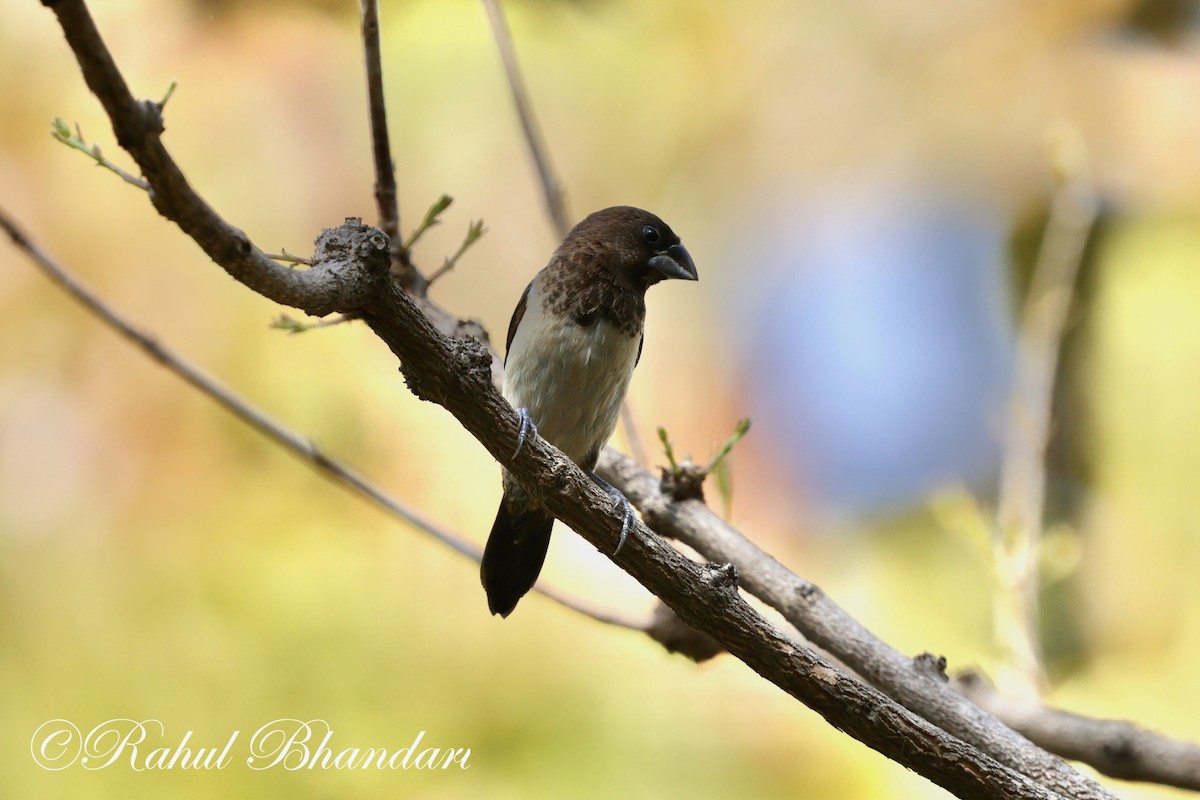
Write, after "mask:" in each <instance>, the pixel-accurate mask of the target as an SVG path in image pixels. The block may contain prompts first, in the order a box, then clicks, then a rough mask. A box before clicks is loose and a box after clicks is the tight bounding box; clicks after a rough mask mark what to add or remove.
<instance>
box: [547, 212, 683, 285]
mask: <svg viewBox="0 0 1200 800" xmlns="http://www.w3.org/2000/svg"><path fill="white" fill-rule="evenodd" d="M563 244H564V247H565V246H567V245H572V244H573V245H574V246H575V247H577V248H579V249H580V250H583V251H585V252H588V253H589V254H590V255H592V256H594V257H596V258H597V260H599V261H601V262H602V263H604V264H605V265H606V267H607V268H608V269H609V270H611V271H612V273H613V275H614V277H615V278H616V280H617V283H619V284H621V285H623V286H625V287H627V288H629V289H633V290H634V291H639V292H644V291H646V289H647V288H648V287H650V286H653V285H654V284H656V283H658V282H659V281H661V280H666V279H668V278H677V279H680V280H685V281H694V280H699V276H698V275H697V273H696V265H695V263H694V262H693V261H692V257H691V255H690V254H689V253H688V251H687V248H685V247H684V246H683V243H682V242H680V241H679V237H678V236H676V235H675V232H674V231H672V230H671V227H670V226H669V225H667V223H665V222H663V221H662V220H661V219H659V218H658V217H657V216H655V215H654V214H651V213H650V212H649V211H643V210H642V209H640V208H633V207H632V206H614V207H612V208H606V209H603V210H601V211H597V212H595V213H593V214H590V215H588V216H587V217H586V218H585V219H584V220H583V221H582V222H580V223H579V224H578V225H576V226H575V228H574V229H573V230H572V231H571V233H570V234H568V236H567V239H566V241H565V242H564V243H563Z"/></svg>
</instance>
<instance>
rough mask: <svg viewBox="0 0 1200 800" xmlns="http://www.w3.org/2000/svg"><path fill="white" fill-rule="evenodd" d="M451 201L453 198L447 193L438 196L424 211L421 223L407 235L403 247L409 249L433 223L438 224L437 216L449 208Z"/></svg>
mask: <svg viewBox="0 0 1200 800" xmlns="http://www.w3.org/2000/svg"><path fill="white" fill-rule="evenodd" d="M453 202H454V198H453V197H451V196H450V195H448V194H444V195H442V196H441V197H439V198H438V199H437V202H435V203H434V204H433V205H431V206H430V207H429V210H428V211H426V212H425V218H424V219H423V220H421V224H420V225H418V226H417V229H416V230H415V231H413V232H412V235H411V236H409V237H408V241H406V242H405V243H404V249H405V250H409V249H411V248H412V246H413V245H414V244H416V243H417V240H418V239H420V238H421V237H422V236H424V235H425V231H427V230H429V229H430V228H432V227H433V226H434V225H437V224H439V223H440V222H441V220H439V219H438V217H439V216H441V214H442V212H443V211H445V210H446V209H447V208H449V207H450V204H451V203H453Z"/></svg>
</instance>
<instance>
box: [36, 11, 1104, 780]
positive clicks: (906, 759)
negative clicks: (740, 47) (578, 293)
mask: <svg viewBox="0 0 1200 800" xmlns="http://www.w3.org/2000/svg"><path fill="white" fill-rule="evenodd" d="M44 2H45V3H46V4H47V5H49V6H50V7H51V8H52V9H53V10H54V11H55V13H56V14H57V15H58V18H59V21H60V24H61V25H62V27H63V30H64V33H65V34H66V37H67V40H68V42H69V43H70V44H71V47H72V49H73V50H74V51H75V52H76V56H77V58H78V60H79V63H80V66H81V69H82V70H83V72H84V75H85V79H86V80H87V82H88V85H89V87H91V88H92V90H93V92H95V93H96V94H97V96H98V97H99V98H100V100H101V102H102V103H103V104H104V106H105V109H106V111H107V112H108V113H109V115H110V117H111V118H112V120H113V125H114V130H115V131H116V132H117V140H118V142H119V143H120V144H121V145H122V146H123V147H125V148H126V149H127V150H129V152H130V154H131V155H132V156H133V158H134V160H135V161H136V162H137V163H138V164H139V166H140V167H141V168H142V170H143V174H144V176H145V178H146V180H147V182H148V183H149V184H150V186H151V192H152V198H153V200H154V203H155V206H156V208H158V209H159V211H160V212H161V213H163V214H164V216H167V217H168V218H170V219H172V220H175V221H176V222H177V223H178V224H179V225H180V227H181V228H182V229H183V230H184V231H185V232H187V233H188V234H189V235H191V236H192V237H193V238H194V239H196V241H197V242H198V243H199V244H200V245H201V247H202V248H203V249H204V250H205V252H206V253H208V254H209V256H210V257H211V258H213V260H215V261H217V262H218V263H219V264H220V265H221V266H222V267H223V268H224V269H226V270H227V271H228V272H229V273H230V274H231V275H232V276H233V277H235V278H236V279H238V280H239V281H241V282H243V283H244V284H246V285H247V286H248V287H250V288H251V289H254V290H255V291H258V292H259V293H261V294H264V295H265V296H267V297H270V298H272V299H275V300H277V301H278V302H282V303H285V304H287V305H292V306H295V307H297V308H301V309H304V310H306V311H309V313H316V312H320V313H329V312H331V311H341V312H343V313H356V314H359V315H360V316H361V317H362V318H363V319H364V320H365V321H366V322H367V324H368V325H369V326H370V327H371V329H372V330H373V331H375V333H376V334H377V335H379V337H380V338H381V339H383V340H384V342H385V343H386V344H387V345H388V347H389V348H391V350H392V351H393V352H394V353H395V354H396V355H397V356H398V357H399V358H400V362H401V370H402V372H403V374H404V377H405V380H406V382H407V384H408V386H409V387H410V389H411V390H412V391H413V392H414V393H415V394H416V395H417V396H418V397H421V398H422V399H426V400H430V401H433V402H436V403H438V404H439V405H442V406H443V407H445V408H446V409H447V410H449V411H450V412H451V413H452V414H454V416H455V417H456V418H457V419H458V420H459V421H460V422H461V423H462V425H463V426H464V428H466V429H467V430H468V431H469V432H471V433H472V435H474V436H475V437H476V438H477V439H478V440H479V441H480V442H481V444H483V445H484V447H485V448H486V449H487V450H488V451H489V452H490V453H491V454H492V455H493V456H494V457H495V458H496V459H497V460H498V461H499V462H500V463H501V464H503V465H504V466H505V467H506V468H507V469H508V470H509V471H510V473H511V474H512V475H513V476H514V478H515V479H517V480H518V481H519V482H520V483H521V484H522V486H523V487H524V488H525V489H526V491H527V492H529V494H530V496H531V497H532V498H533V499H534V500H535V501H536V502H538V503H540V504H541V505H543V506H544V507H545V508H546V509H547V510H548V511H550V512H551V513H552V514H554V515H555V516H556V517H558V518H559V519H561V520H562V521H563V522H564V523H566V524H567V525H569V526H570V527H572V528H573V529H574V530H575V531H576V532H577V533H579V534H580V535H581V536H583V537H584V538H585V539H587V540H588V541H589V542H591V543H592V544H594V545H595V546H597V547H598V548H599V549H600V550H601V551H602V552H605V553H611V552H612V551H613V549H614V548H615V544H616V539H617V532H618V531H619V529H620V524H621V514H620V513H619V512H618V511H617V509H616V508H615V501H614V500H613V499H612V498H611V497H610V496H609V495H608V494H607V493H606V492H604V491H603V490H601V489H600V488H599V487H597V486H596V484H595V483H594V482H592V481H591V480H590V479H588V478H587V477H586V476H585V475H584V474H583V472H582V471H581V470H580V469H579V468H578V466H576V465H575V464H574V463H573V462H571V461H570V460H569V459H567V458H566V457H565V456H563V455H562V454H561V453H560V452H559V451H557V450H556V449H554V448H553V447H551V446H550V445H549V444H547V443H546V442H545V441H544V440H542V439H540V438H536V437H535V438H534V440H533V441H531V442H527V443H526V445H525V447H524V449H523V450H522V452H521V454H520V455H519V456H518V457H517V458H515V459H514V458H513V457H512V455H511V454H512V452H513V449H514V445H515V442H516V434H517V427H518V421H517V417H516V414H515V413H514V412H513V410H512V408H511V407H510V406H509V405H508V404H507V403H506V402H505V401H504V399H503V398H502V397H501V396H500V394H499V393H498V392H497V391H496V389H495V387H494V385H493V375H494V359H493V354H492V353H491V352H490V351H489V350H488V348H487V347H486V346H485V345H484V344H483V343H482V342H480V341H478V340H475V339H471V338H459V339H450V338H447V336H445V335H443V334H442V333H441V332H440V331H439V330H438V328H437V327H436V326H435V325H434V324H433V322H432V321H431V320H430V318H429V317H427V316H426V315H425V314H424V313H422V310H421V308H419V307H418V306H417V305H416V304H415V303H414V301H413V299H412V298H411V297H410V296H409V295H408V294H407V293H406V292H405V291H404V288H403V287H402V286H401V285H400V284H399V282H398V281H397V280H396V279H395V278H394V277H393V276H392V275H391V274H390V273H389V271H388V269H387V261H388V258H387V248H388V243H387V241H386V237H385V236H383V234H382V233H381V232H380V231H378V230H375V229H372V228H369V227H367V226H364V225H362V224H361V223H360V222H359V221H357V220H352V221H348V222H347V224H345V225H343V226H341V227H340V228H337V229H334V230H329V231H326V232H325V233H324V234H322V236H321V238H320V239H319V240H318V244H317V251H316V256H315V261H316V266H314V267H313V268H312V269H310V270H303V271H301V270H291V269H288V268H284V267H279V266H278V265H276V264H274V263H273V262H270V261H269V260H267V259H265V258H264V257H263V255H262V254H261V253H260V252H259V251H258V250H257V249H256V248H255V247H254V246H253V245H252V244H251V243H250V242H249V240H248V239H247V238H246V237H245V235H244V234H242V233H241V232H240V231H238V230H237V229H235V228H233V227H231V226H228V225H227V224H226V223H224V221H223V220H221V219H220V217H219V216H217V215H216V213H215V212H213V211H212V210H211V209H210V208H208V207H207V206H206V205H205V204H204V203H203V201H202V200H201V199H200V197H199V196H198V195H197V194H196V193H195V192H194V191H193V190H192V189H191V187H190V186H189V185H188V184H187V182H186V180H185V179H184V178H183V175H182V172H180V171H179V169H178V167H177V166H176V165H175V164H174V162H173V161H171V159H170V156H169V155H168V154H167V151H166V149H165V148H164V147H163V145H162V143H161V141H160V139H159V133H160V132H161V130H162V120H161V115H160V113H159V112H160V108H159V107H158V106H157V105H156V104H154V103H146V102H138V101H135V100H134V99H133V98H132V96H130V95H129V92H128V89H127V88H126V87H125V84H124V82H123V80H122V79H121V76H120V74H119V72H118V71H117V70H116V67H115V65H114V64H113V63H112V60H111V58H110V57H109V56H108V54H107V52H106V51H105V49H104V45H103V43H102V42H101V41H100V38H99V35H98V33H96V30H95V27H94V24H93V23H92V21H91V19H90V17H89V15H88V13H87V9H86V7H85V6H84V4H83V3H82V2H81V0H44ZM611 558H612V559H613V560H614V561H615V562H616V563H617V564H618V565H619V566H621V567H622V568H623V569H625V570H626V571H627V572H629V573H630V574H631V575H633V576H634V577H635V578H636V579H638V580H639V581H640V582H641V583H642V584H643V585H645V586H646V587H647V588H648V589H650V591H651V592H653V593H654V594H655V595H657V596H658V597H660V598H661V599H662V600H663V601H664V603H665V604H666V605H667V606H669V607H670V608H671V610H672V611H674V612H675V613H676V614H678V616H679V617H680V618H681V619H682V620H683V621H684V622H686V623H687V624H688V625H690V626H691V627H693V628H696V629H698V630H701V631H703V632H705V633H708V634H709V635H711V636H712V637H713V638H714V639H715V640H716V641H717V642H718V643H719V644H720V645H721V646H722V647H724V648H725V649H726V650H728V651H729V652H730V653H732V654H733V655H735V656H737V657H738V658H740V659H741V660H742V661H744V662H745V663H746V664H747V665H749V666H750V667H751V668H752V669H754V670H755V671H756V672H758V673H759V674H760V675H762V676H763V677H765V678H767V679H768V680H770V681H772V682H773V683H775V684H776V685H778V686H779V687H780V688H782V689H784V690H785V691H787V692H788V693H789V694H791V695H793V696H794V697H796V698H798V699H800V700H801V701H802V702H804V703H805V704H807V705H808V706H809V707H811V708H813V709H814V710H816V711H818V713H821V714H822V716H824V717H825V718H826V719H828V720H829V721H830V722H831V723H832V724H834V725H835V726H837V727H839V728H841V729H843V730H845V731H846V732H848V733H850V734H851V735H853V736H855V737H856V738H858V739H859V740H860V741H863V742H864V743H866V744H868V745H869V746H871V747H873V748H875V749H877V750H879V751H880V752H881V753H884V754H885V755H887V756H889V757H890V758H893V759H894V760H896V761H898V762H900V763H902V764H905V765H906V766H908V767H910V768H911V769H913V770H915V771H917V772H918V773H920V774H922V775H924V776H926V777H927V778H929V779H930V780H932V781H934V782H936V783H938V784H939V785H941V786H943V787H945V788H947V789H949V790H950V791H952V792H954V793H955V794H958V795H960V796H963V797H973V798H993V797H994V798H1009V797H1035V798H1051V797H1057V796H1070V797H1077V798H1090V797H1108V796H1109V795H1108V794H1107V793H1106V792H1104V790H1103V789H1101V788H1100V787H1098V786H1096V785H1095V784H1093V783H1091V782H1087V781H1085V780H1084V779H1082V778H1081V777H1080V776H1076V777H1077V778H1079V780H1078V781H1072V780H1069V779H1068V776H1069V775H1070V774H1073V773H1071V771H1070V769H1069V768H1068V767H1066V765H1063V764H1061V762H1058V763H1059V765H1061V768H1060V769H1050V770H1046V771H1045V772H1044V773H1043V772H1035V778H1036V780H1034V779H1031V778H1029V777H1026V776H1025V775H1022V774H1020V773H1018V772H1016V771H1014V770H1012V769H1010V768H1008V767H1005V766H1003V765H1002V764H1000V763H999V762H997V761H996V760H995V759H993V758H991V757H989V756H987V755H984V754H982V753H980V752H979V751H978V750H976V749H975V748H974V747H972V746H970V745H967V744H965V743H963V742H962V741H960V740H958V739H956V738H955V737H953V736H950V735H948V734H946V733H945V732H944V731H942V730H940V729H939V728H937V727H935V726H934V725H931V724H930V723H929V722H926V721H925V720H924V719H921V718H920V717H918V716H916V715H914V714H913V713H911V712H910V711H908V710H906V709H904V708H902V707H901V706H898V705H896V704H895V703H893V702H892V701H891V700H889V699H888V698H887V697H885V696H884V695H882V694H880V693H879V692H878V691H876V690H875V689H873V688H871V687H870V686H866V685H864V684H862V683H861V682H860V681H858V680H857V679H855V678H853V677H851V676H849V675H846V674H844V673H842V672H841V671H840V670H839V669H838V668H837V667H836V666H834V665H833V664H831V663H830V662H828V661H826V660H824V659H822V658H821V657H819V656H818V655H816V654H815V653H814V652H813V651H811V650H810V649H809V648H807V647H804V646H803V645H801V644H799V643H797V642H795V641H793V640H792V639H790V638H788V637H787V636H785V635H783V634H782V633H780V632H779V631H778V630H776V629H775V628H773V627H772V626H771V625H770V623H768V622H767V621H766V620H765V619H764V618H763V617H762V616H761V615H760V614H758V613H757V612H756V611H755V610H754V609H753V608H752V607H751V606H750V605H749V604H748V603H747V602H746V601H745V600H744V599H743V598H742V597H741V596H740V594H739V593H738V591H737V578H738V574H737V570H736V569H735V568H734V567H732V566H730V565H724V566H716V565H700V564H696V563H693V562H692V561H689V560H688V559H686V558H684V557H683V556H682V555H681V554H680V553H679V552H678V551H676V550H675V549H674V548H672V547H671V546H670V545H668V544H667V543H666V542H665V541H664V540H663V539H661V538H660V537H659V536H658V535H657V534H655V533H653V532H652V531H650V530H648V529H647V528H646V527H645V526H643V525H642V524H640V523H638V524H636V525H635V526H634V528H633V530H632V532H631V535H630V537H629V540H628V541H627V543H626V545H625V547H624V548H623V549H622V551H621V554H620V555H618V556H611ZM776 566H777V565H776ZM744 577H747V578H748V583H749V576H744ZM813 588H815V587H813ZM800 599H805V598H800ZM807 599H808V600H810V601H811V599H812V597H811V593H810V596H809V598H807ZM889 668H891V667H890V665H885V666H884V667H883V669H884V670H885V671H886V670H887V669H889ZM1042 780H1045V781H1047V785H1053V786H1055V787H1056V788H1057V787H1060V786H1062V787H1067V788H1066V790H1064V791H1062V792H1058V791H1052V790H1051V789H1048V788H1045V786H1043V785H1041V784H1040V783H1039V782H1038V781H1042Z"/></svg>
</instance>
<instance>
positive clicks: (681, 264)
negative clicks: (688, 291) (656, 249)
mask: <svg viewBox="0 0 1200 800" xmlns="http://www.w3.org/2000/svg"><path fill="white" fill-rule="evenodd" d="M649 265H650V268H651V269H653V270H656V271H657V272H660V273H662V275H663V277H666V278H679V279H680V280H684V281H698V280H700V276H699V275H698V274H696V265H695V264H694V263H692V256H691V255H690V254H689V253H688V251H687V248H686V247H684V246H683V245H681V244H673V245H671V246H670V247H668V248H667V249H666V250H665V251H664V252H662V253H659V254H658V255H656V256H654V258H652V259H650V261H649Z"/></svg>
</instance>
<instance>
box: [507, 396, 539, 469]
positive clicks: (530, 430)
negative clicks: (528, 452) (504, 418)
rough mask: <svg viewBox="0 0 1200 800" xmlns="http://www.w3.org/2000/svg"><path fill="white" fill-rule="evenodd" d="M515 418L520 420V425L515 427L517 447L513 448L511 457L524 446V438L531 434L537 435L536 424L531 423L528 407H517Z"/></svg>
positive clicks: (531, 418) (515, 455)
mask: <svg viewBox="0 0 1200 800" xmlns="http://www.w3.org/2000/svg"><path fill="white" fill-rule="evenodd" d="M517 419H519V420H520V421H521V425H520V427H519V428H517V449H516V450H513V454H512V457H513V458H516V457H517V455H518V454H519V453H520V452H521V450H523V449H524V447H525V440H526V439H528V438H529V436H530V435H531V434H532V435H533V436H537V426H536V425H534V424H533V417H531V416H529V409H528V408H518V409H517Z"/></svg>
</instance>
